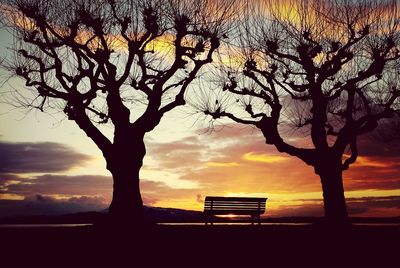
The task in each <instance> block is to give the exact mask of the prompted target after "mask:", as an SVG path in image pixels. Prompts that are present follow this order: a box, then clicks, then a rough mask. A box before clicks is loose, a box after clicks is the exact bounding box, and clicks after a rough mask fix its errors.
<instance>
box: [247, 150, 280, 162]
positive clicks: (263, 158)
mask: <svg viewBox="0 0 400 268" xmlns="http://www.w3.org/2000/svg"><path fill="white" fill-rule="evenodd" d="M242 159H244V160H247V161H253V162H261V163H269V164H273V163H281V162H284V161H287V160H288V158H287V157H284V156H279V155H269V154H256V153H253V152H249V153H246V154H244V155H243V157H242Z"/></svg>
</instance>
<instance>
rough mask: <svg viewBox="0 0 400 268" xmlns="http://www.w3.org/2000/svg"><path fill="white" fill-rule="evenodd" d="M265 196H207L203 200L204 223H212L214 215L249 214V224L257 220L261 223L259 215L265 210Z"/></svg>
mask: <svg viewBox="0 0 400 268" xmlns="http://www.w3.org/2000/svg"><path fill="white" fill-rule="evenodd" d="M266 201H267V198H260V197H222V196H207V197H206V199H205V201H204V215H205V224H206V225H207V224H208V223H210V224H211V225H212V224H213V216H214V215H229V214H234V215H249V216H251V224H252V225H254V221H255V220H257V221H258V224H261V219H260V215H261V214H263V213H264V212H265V202H266Z"/></svg>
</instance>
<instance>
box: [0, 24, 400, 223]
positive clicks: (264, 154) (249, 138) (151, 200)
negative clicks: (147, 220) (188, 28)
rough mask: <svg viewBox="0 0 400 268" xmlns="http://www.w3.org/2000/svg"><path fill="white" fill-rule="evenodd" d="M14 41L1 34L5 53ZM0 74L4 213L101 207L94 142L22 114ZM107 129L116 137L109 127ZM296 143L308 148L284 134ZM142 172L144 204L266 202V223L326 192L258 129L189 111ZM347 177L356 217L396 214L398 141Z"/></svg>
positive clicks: (100, 166)
mask: <svg viewBox="0 0 400 268" xmlns="http://www.w3.org/2000/svg"><path fill="white" fill-rule="evenodd" d="M10 42H11V38H10V36H9V35H8V34H7V33H6V32H4V31H2V32H0V55H3V53H7V50H6V47H7V46H8V45H10ZM8 75H9V74H7V73H5V72H4V70H0V82H1V84H0V86H1V87H0V217H6V216H15V215H29V214H42V213H49V214H51V213H53V214H54V213H66V212H76V211H87V210H100V209H104V208H106V207H108V205H109V203H110V200H111V194H112V178H111V176H110V174H109V172H108V171H107V170H106V168H105V161H104V159H103V157H102V155H101V153H100V151H99V150H98V149H97V148H96V146H95V145H94V143H93V142H92V141H91V140H90V139H89V138H88V137H86V135H85V134H84V133H83V132H82V130H80V129H79V128H78V127H77V126H76V124H75V123H74V122H73V121H68V120H67V119H66V117H65V115H64V114H63V112H62V111H60V112H58V113H54V111H51V112H50V113H41V112H40V111H36V110H33V111H30V112H29V111H28V110H23V109H16V108H15V107H13V106H12V105H10V104H9V102H10V97H11V95H10V94H9V92H10V91H14V90H18V91H23V90H24V88H23V86H22V83H21V82H20V81H18V80H15V79H11V80H9V81H6V80H7V77H8ZM102 131H103V132H104V133H106V134H107V136H108V137H112V128H111V127H110V126H103V127H102ZM284 134H285V136H286V137H287V138H288V139H289V140H290V142H291V143H292V144H296V145H302V146H307V143H308V141H307V140H306V139H305V137H303V136H302V135H301V133H299V132H296V131H293V130H286V131H284ZM145 141H146V145H147V155H146V157H145V160H144V166H143V168H142V170H141V174H140V175H141V191H142V196H143V200H144V203H145V205H148V206H155V207H170V208H181V209H191V210H198V211H201V210H202V209H203V206H204V198H205V196H208V195H221V196H257V197H267V198H268V201H267V213H266V214H265V216H267V217H281V216H322V215H323V204H322V191H321V184H320V181H319V177H318V176H317V175H315V174H314V171H313V168H312V167H311V166H307V165H306V164H304V163H303V162H302V161H300V160H299V159H296V158H294V157H291V156H289V155H286V154H281V153H279V152H278V151H277V150H276V149H275V148H274V147H273V146H270V145H266V144H265V140H264V139H263V136H262V135H261V133H260V132H259V131H258V130H257V129H253V128H250V127H244V126H241V125H237V124H234V123H232V122H230V121H223V122H218V123H215V125H210V121H209V119H207V118H205V117H203V116H201V115H198V114H196V113H195V112H194V111H193V110H191V109H190V107H183V108H179V109H176V110H175V111H173V112H171V113H169V114H167V115H166V116H165V117H164V118H163V120H162V121H161V123H160V125H159V126H158V127H157V128H156V129H155V130H154V131H152V132H151V133H149V134H148V135H147V136H146V138H145ZM359 147H360V149H359V150H360V156H359V158H358V160H357V162H356V163H355V164H354V165H352V166H351V167H350V169H349V170H348V171H345V172H344V187H345V195H346V198H347V204H348V209H349V214H350V216H379V217H381V216H382V217H392V216H400V142H399V141H393V142H391V143H383V142H381V141H379V140H376V139H374V138H373V137H370V136H365V137H362V138H361V139H360V141H359Z"/></svg>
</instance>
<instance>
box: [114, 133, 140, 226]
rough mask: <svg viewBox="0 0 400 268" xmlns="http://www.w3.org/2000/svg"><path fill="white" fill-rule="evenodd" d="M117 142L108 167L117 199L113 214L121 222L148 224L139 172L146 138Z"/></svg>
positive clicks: (115, 199) (117, 221)
mask: <svg viewBox="0 0 400 268" xmlns="http://www.w3.org/2000/svg"><path fill="white" fill-rule="evenodd" d="M130 138H131V140H129V142H128V141H126V142H118V144H114V145H113V146H114V148H113V152H112V154H111V155H110V156H109V157H108V159H107V169H108V170H109V171H110V172H111V174H112V176H113V180H114V186H113V198H112V202H111V205H110V207H109V216H110V219H111V221H112V222H113V223H116V224H119V225H141V224H143V223H144V217H143V201H142V197H141V194H140V187H139V171H140V168H141V167H142V164H143V158H144V156H145V153H146V150H145V145H144V142H143V138H141V139H140V138H139V139H133V137H130Z"/></svg>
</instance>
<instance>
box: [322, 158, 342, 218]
mask: <svg viewBox="0 0 400 268" xmlns="http://www.w3.org/2000/svg"><path fill="white" fill-rule="evenodd" d="M323 158H324V160H325V161H324V160H323V161H321V162H319V164H318V166H316V167H315V171H316V173H317V174H318V175H319V176H320V178H321V184H322V192H323V197H324V209H325V219H326V221H327V222H328V223H332V224H346V223H348V215H347V207H346V200H345V197H344V189H343V179H342V168H341V160H340V158H338V157H335V158H329V157H326V156H325V157H323ZM329 159H330V160H331V161H329Z"/></svg>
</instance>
